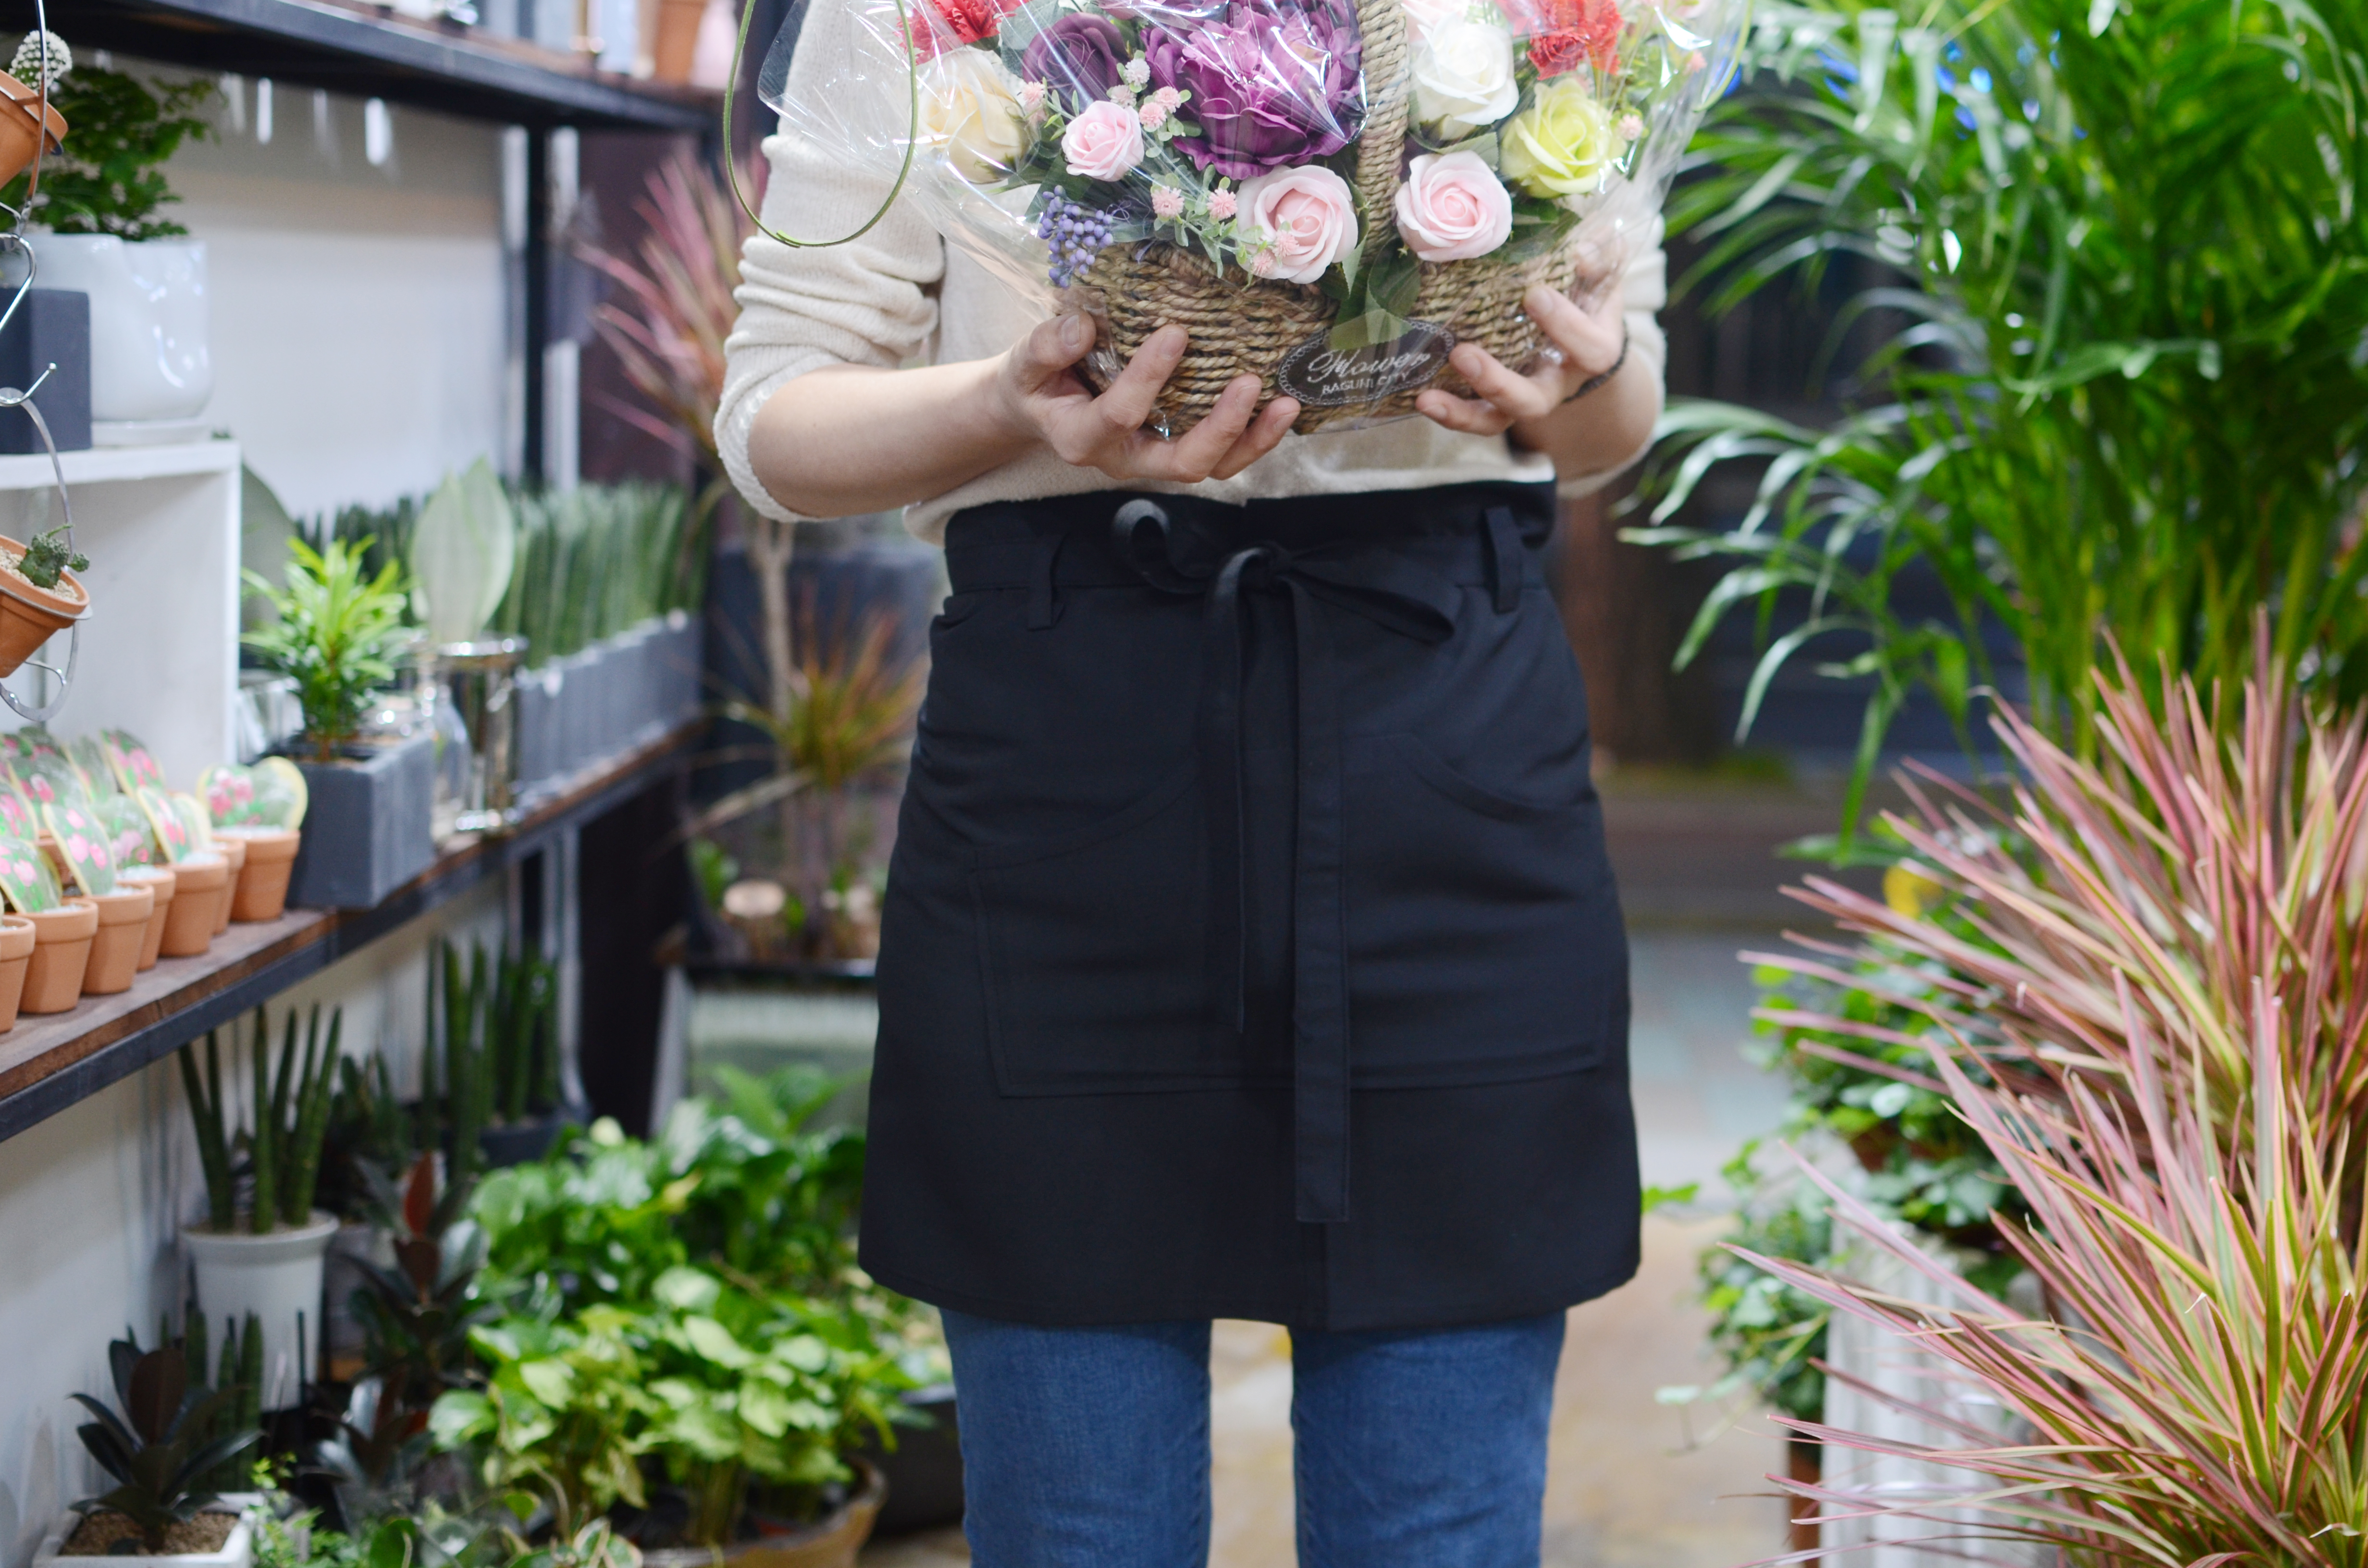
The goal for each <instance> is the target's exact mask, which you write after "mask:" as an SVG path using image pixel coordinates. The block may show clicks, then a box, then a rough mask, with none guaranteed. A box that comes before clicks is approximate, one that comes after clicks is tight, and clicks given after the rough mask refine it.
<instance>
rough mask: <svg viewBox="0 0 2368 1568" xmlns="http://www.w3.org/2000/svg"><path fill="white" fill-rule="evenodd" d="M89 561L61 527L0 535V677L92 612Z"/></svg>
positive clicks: (21, 666) (12, 670)
mask: <svg viewBox="0 0 2368 1568" xmlns="http://www.w3.org/2000/svg"><path fill="white" fill-rule="evenodd" d="M0 80H13V78H0ZM89 567H90V560H89V558H88V557H87V556H82V555H76V554H75V553H74V548H73V546H71V545H70V544H68V543H66V542H65V540H64V530H63V529H59V528H53V529H51V531H50V532H48V533H45V534H41V535H39V536H37V537H36V538H35V539H34V540H33V542H32V543H30V544H19V543H17V541H16V540H13V539H7V538H5V537H0V678H6V676H12V675H15V674H16V673H17V671H18V670H19V669H21V668H23V667H24V664H25V661H26V660H28V659H29V658H31V657H32V656H33V653H34V651H35V650H36V649H38V648H40V645H41V644H42V643H44V642H48V641H49V640H50V639H51V637H53V636H55V635H56V634H57V633H59V632H61V631H64V630H65V629H66V628H67V627H69V626H72V625H73V624H74V622H76V621H78V620H80V619H83V618H84V617H85V616H86V615H88V614H89V613H90V591H89V590H88V589H87V588H85V587H84V586H83V585H82V579H81V578H79V577H77V576H75V575H74V574H75V573H76V572H78V571H87V570H89Z"/></svg>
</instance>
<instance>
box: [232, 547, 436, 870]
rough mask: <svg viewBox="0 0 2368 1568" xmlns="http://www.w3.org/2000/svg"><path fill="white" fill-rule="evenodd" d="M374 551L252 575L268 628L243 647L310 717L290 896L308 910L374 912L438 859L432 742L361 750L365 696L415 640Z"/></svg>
mask: <svg viewBox="0 0 2368 1568" xmlns="http://www.w3.org/2000/svg"><path fill="white" fill-rule="evenodd" d="M370 542H371V541H370V540H367V539H364V540H342V539H331V540H325V541H324V543H323V545H322V546H321V548H320V549H318V550H315V549H313V547H312V546H311V545H309V544H307V543H305V542H304V541H303V540H295V541H293V542H291V543H290V546H289V552H288V563H287V568H286V571H285V573H284V574H283V577H282V581H281V582H280V583H279V584H277V585H274V584H272V583H270V582H269V581H268V580H266V579H265V578H263V577H261V576H259V575H256V574H253V573H250V574H248V576H247V586H248V591H249V592H250V593H252V594H254V595H256V596H257V597H260V598H262V599H264V600H265V601H266V602H267V603H268V604H269V606H270V608H271V609H272V611H273V619H272V620H271V621H270V623H269V624H268V625H266V626H264V627H262V628H260V629H258V630H256V631H250V632H248V633H246V634H245V637H244V639H243V641H244V642H245V644H246V646H247V647H248V648H250V649H252V650H253V651H254V652H255V653H256V656H257V657H258V658H260V659H261V660H262V662H263V663H264V664H265V665H267V666H268V667H269V668H271V669H273V670H276V671H278V672H279V673H280V674H282V675H285V676H289V677H290V678H291V679H293V680H294V681H295V683H296V694H297V699H298V700H299V702H300V703H301V704H302V707H303V710H304V733H303V735H302V737H301V740H300V742H299V744H298V747H297V755H296V757H295V762H296V766H297V767H298V769H299V770H300V771H301V772H302V775H303V778H304V790H305V796H306V799H307V801H308V804H307V805H306V808H305V813H304V834H303V842H302V846H301V847H300V848H299V849H298V851H297V855H296V861H295V868H294V869H293V871H292V872H291V881H290V888H289V893H288V897H289V899H290V902H292V903H297V904H299V905H302V906H306V907H313V908H320V907H331V908H367V907H369V906H370V905H371V904H375V903H378V902H379V901H380V900H381V899H383V898H384V897H385V896H386V895H387V894H388V893H390V892H393V891H394V890H395V889H396V888H397V887H400V886H401V885H402V884H403V883H404V882H406V881H410V880H411V879H412V878H413V877H416V876H417V875H418V874H419V873H420V872H421V871H424V870H426V869H427V866H428V864H429V863H430V862H431V861H433V860H434V859H435V858H436V842H435V837H434V835H433V832H432V823H433V813H434V809H435V790H436V749H435V746H436V743H435V737H434V736H432V735H430V734H427V733H421V734H418V735H415V736H412V737H410V738H408V739H406V740H404V741H401V742H398V743H396V744H392V745H388V746H384V747H380V748H375V749H374V748H371V747H368V746H365V745H364V744H362V725H363V721H364V719H365V718H366V717H367V716H368V713H369V710H370V698H371V696H372V695H373V694H374V693H375V692H377V691H378V690H379V689H380V688H381V687H384V686H386V685H387V684H389V683H390V682H391V681H392V680H393V678H394V664H393V660H394V656H395V654H396V653H397V652H398V650H399V649H400V648H401V647H402V645H403V644H404V642H405V641H406V639H407V637H408V635H409V633H408V632H407V631H405V630H404V625H403V613H404V590H403V586H402V582H403V575H402V570H401V568H400V567H399V566H397V565H395V564H394V563H393V562H388V563H387V564H385V565H383V566H381V568H380V569H379V570H378V572H377V573H376V574H374V575H373V574H370V572H369V571H368V569H367V567H366V565H365V559H366V557H367V555H368V552H369V551H370Z"/></svg>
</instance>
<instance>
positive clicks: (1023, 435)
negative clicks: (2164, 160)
mask: <svg viewBox="0 0 2368 1568" xmlns="http://www.w3.org/2000/svg"><path fill="white" fill-rule="evenodd" d="M1001 369H1002V365H1001V361H1000V360H999V359H971V360H964V361H962V363H959V364H953V365H932V366H927V367H923V368H917V369H907V370H883V369H877V368H876V367H873V366H869V365H833V366H829V367H826V368H825V369H819V370H814V371H811V372H809V373H808V374H806V375H803V376H800V377H798V378H797V379H796V380H795V381H791V382H790V383H789V384H788V385H786V386H784V387H782V388H781V389H780V391H779V392H775V393H774V394H773V395H772V396H771V397H769V398H768V399H766V400H765V404H764V406H763V407H761V408H759V409H758V410H757V418H756V421H755V423H754V424H752V425H751V426H749V431H748V462H749V465H750V466H751V467H753V468H754V469H755V470H756V471H757V479H758V480H759V481H761V482H762V483H763V484H764V486H765V489H766V491H767V493H768V494H770V495H771V496H772V497H773V499H774V500H776V501H779V502H780V504H781V505H782V506H787V507H788V508H789V509H790V510H791V511H792V512H798V513H802V514H803V515H804V516H806V517H852V516H854V515H856V514H858V513H861V512H885V511H890V510H893V509H894V508H895V507H898V506H910V505H911V504H913V503H914V502H916V501H925V500H927V499H928V498H929V497H930V496H932V495H942V494H945V493H946V492H947V491H949V490H951V489H953V488H955V487H956V486H957V485H961V484H964V483H968V482H970V481H971V480H973V479H976V478H977V477H978V476H979V475H980V474H982V473H985V472H987V471H989V470H990V469H996V468H1000V467H1002V466H1003V465H1004V464H1005V463H1008V462H1010V461H1012V460H1014V459H1016V458H1019V457H1020V456H1022V455H1023V454H1025V453H1026V452H1027V450H1028V449H1030V447H1031V446H1033V445H1035V444H1036V437H1035V433H1034V431H1033V430H1031V429H1030V428H1029V427H1028V426H1026V425H1024V424H1021V423H1019V422H1017V421H1015V420H1014V419H1013V417H1012V415H1011V414H1010V412H1009V405H1008V402H1007V400H1006V399H1005V398H1004V397H1003V396H1002V395H1001V394H1000V391H999V387H998V377H999V376H1000V374H1001Z"/></svg>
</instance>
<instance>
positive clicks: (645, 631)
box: [609, 620, 659, 755]
mask: <svg viewBox="0 0 2368 1568" xmlns="http://www.w3.org/2000/svg"><path fill="white" fill-rule="evenodd" d="M658 625H659V623H658V622H657V621H655V620H652V621H646V622H644V623H643V624H642V625H640V626H636V627H632V628H631V629H630V630H627V631H620V632H619V633H618V634H617V635H616V636H614V637H612V638H610V639H609V661H610V664H611V665H613V667H614V668H615V670H616V672H617V674H616V684H615V685H614V686H613V687H610V688H609V707H610V710H611V712H610V718H609V752H610V753H611V754H612V755H613V754H615V753H618V752H622V751H629V750H631V749H632V747H634V746H637V745H640V744H642V743H643V741H645V740H647V739H649V732H650V729H651V727H652V726H653V725H655V723H656V722H657V658H656V636H657V630H658Z"/></svg>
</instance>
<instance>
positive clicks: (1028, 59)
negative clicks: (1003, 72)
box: [1019, 13, 1126, 108]
mask: <svg viewBox="0 0 2368 1568" xmlns="http://www.w3.org/2000/svg"><path fill="white" fill-rule="evenodd" d="M1125 62H1126V36H1125V35H1124V34H1123V33H1121V32H1120V31H1119V30H1118V28H1115V27H1113V26H1111V25H1110V23H1109V22H1106V21H1104V20H1103V19H1102V18H1101V17H1087V16H1080V15H1076V14H1074V13H1073V14H1071V15H1069V16H1066V17H1062V18H1061V19H1060V20H1059V21H1057V22H1054V23H1053V25H1052V26H1051V27H1049V28H1045V29H1044V30H1043V31H1042V32H1041V33H1038V34H1037V35H1036V36H1035V37H1034V38H1031V39H1030V40H1028V47H1027V48H1026V49H1025V50H1023V51H1021V52H1020V55H1019V69H1020V74H1021V75H1023V76H1025V77H1027V79H1028V80H1030V81H1031V82H1042V83H1043V84H1044V85H1046V86H1048V87H1051V88H1052V89H1053V91H1054V92H1056V93H1058V94H1060V95H1061V97H1063V98H1064V99H1066V100H1067V101H1068V103H1069V105H1070V107H1071V108H1077V107H1080V106H1082V105H1085V104H1089V103H1094V102H1097V101H1098V100H1099V99H1102V98H1106V97H1110V88H1111V87H1112V86H1114V85H1117V83H1118V79H1119V71H1120V69H1121V67H1122V66H1123V65H1124V64H1125Z"/></svg>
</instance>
